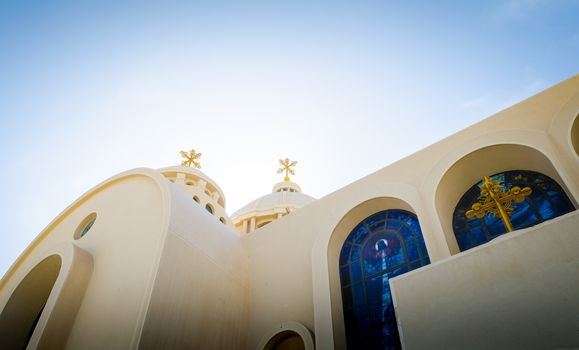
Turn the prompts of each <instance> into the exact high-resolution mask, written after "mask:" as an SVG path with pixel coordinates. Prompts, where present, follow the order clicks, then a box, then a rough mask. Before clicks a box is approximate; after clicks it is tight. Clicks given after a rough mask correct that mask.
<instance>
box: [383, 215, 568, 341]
mask: <svg viewBox="0 0 579 350" xmlns="http://www.w3.org/2000/svg"><path fill="white" fill-rule="evenodd" d="M578 227H579V212H576V211H575V212H573V213H569V214H567V215H565V216H563V217H559V218H556V219H554V220H552V221H551V222H547V223H543V224H541V225H538V226H535V227H532V228H529V229H525V230H520V231H517V232H514V233H512V234H509V235H504V236H501V237H499V238H496V239H495V240H493V241H491V242H489V243H488V244H485V245H482V246H479V247H476V248H473V249H470V250H468V251H466V252H463V253H460V254H457V255H455V256H452V257H450V258H448V259H445V260H442V261H440V262H438V263H435V264H432V265H430V266H427V267H424V268H422V269H419V270H415V271H413V272H409V273H407V274H405V275H402V276H399V277H396V278H394V279H392V280H391V281H390V283H391V286H392V291H393V292H392V294H393V296H394V300H395V304H396V315H397V319H398V324H399V327H400V328H401V329H402V339H403V342H404V344H405V347H406V349H449V350H450V349H473V350H474V349H481V350H482V349H557V348H575V347H577V346H579V334H578V332H577V330H578V329H579V297H578V296H579V294H578V293H579V273H578V272H579V254H578V252H577V248H578V247H579V230H578Z"/></svg>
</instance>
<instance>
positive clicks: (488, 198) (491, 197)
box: [466, 176, 533, 232]
mask: <svg viewBox="0 0 579 350" xmlns="http://www.w3.org/2000/svg"><path fill="white" fill-rule="evenodd" d="M532 192H533V191H532V190H531V188H530V187H525V188H523V189H521V188H520V187H519V186H515V187H512V188H511V189H510V190H507V189H506V188H504V189H503V187H502V186H501V184H500V182H499V181H497V180H492V179H491V178H489V177H488V176H485V177H483V185H482V187H481V188H480V199H479V201H478V202H476V203H474V204H473V205H472V209H471V210H469V211H467V212H466V217H467V218H469V219H472V218H474V217H477V218H479V219H482V218H483V217H484V216H485V215H486V214H489V215H490V214H493V215H494V216H495V218H498V217H499V216H500V218H501V219H502V220H503V222H504V224H505V227H506V228H507V231H508V232H511V231H513V226H512V225H511V220H510V217H511V214H512V213H513V207H512V205H513V203H519V202H522V201H524V200H525V197H527V196H528V195H530V194H531V193H532Z"/></svg>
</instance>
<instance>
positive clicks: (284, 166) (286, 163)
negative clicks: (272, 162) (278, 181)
mask: <svg viewBox="0 0 579 350" xmlns="http://www.w3.org/2000/svg"><path fill="white" fill-rule="evenodd" d="M279 164H281V168H279V169H277V173H278V174H281V173H283V172H284V171H285V177H284V178H283V181H289V180H290V178H289V174H292V175H295V174H296V173H294V171H293V170H292V169H291V167H292V166H295V165H296V164H298V162H296V161H295V160H294V161H291V162H290V160H289V159H288V158H286V159H283V160H282V159H280V160H279Z"/></svg>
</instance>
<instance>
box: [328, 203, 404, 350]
mask: <svg viewBox="0 0 579 350" xmlns="http://www.w3.org/2000/svg"><path fill="white" fill-rule="evenodd" d="M389 209H399V210H404V211H407V212H410V213H413V214H415V211H414V209H413V208H412V207H411V206H410V204H408V203H407V202H405V201H404V200H401V199H398V198H393V197H377V198H372V199H369V200H366V201H364V202H362V203H360V204H358V205H356V206H354V207H353V208H352V209H350V210H349V211H348V212H347V213H346V214H345V215H344V216H343V217H342V218H341V220H340V222H339V223H338V224H337V225H336V226H335V228H334V229H333V231H332V235H331V237H330V240H329V243H328V248H327V259H328V278H329V280H330V286H329V287H330V288H329V292H330V303H331V320H332V321H331V322H332V333H333V337H334V346H335V347H336V348H346V325H345V323H344V319H345V317H344V309H343V297H342V284H341V278H340V256H341V252H342V248H343V247H344V243H345V242H346V239H347V238H348V236H349V235H350V234H351V233H352V231H353V230H354V229H355V228H356V227H357V226H358V225H359V224H360V223H361V222H362V221H364V220H365V219H366V218H368V217H370V216H372V215H373V214H375V213H378V212H382V211H385V210H389Z"/></svg>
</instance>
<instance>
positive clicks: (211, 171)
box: [0, 0, 579, 275]
mask: <svg viewBox="0 0 579 350" xmlns="http://www.w3.org/2000/svg"><path fill="white" fill-rule="evenodd" d="M578 13H579V1H578V0H551V1H547V0H545V1H540V0H510V1H509V0H505V1H396V2H395V1H383V0H382V1H366V0H360V1H340V0H333V1H315V0H314V1H299V0H293V1H274V0H269V1H263V2H258V1H255V2H254V1H231V2H226V1H205V2H196V1H170V0H168V1H155V2H154V1H105V0H102V1H81V0H77V1H57V0H55V1H30V0H14V1H11V0H0V161H1V163H2V171H1V172H0V198H1V201H0V223H1V227H2V228H1V230H0V275H3V274H4V273H5V271H6V270H7V269H8V268H9V266H10V265H11V264H12V263H13V262H14V260H15V259H16V258H17V257H18V255H19V254H20V253H21V252H22V251H23V250H24V249H25V248H26V246H27V245H28V244H29V243H30V242H31V241H32V240H33V239H34V237H36V236H37V235H38V234H39V233H40V232H41V231H42V230H43V229H44V228H45V227H46V225H48V223H49V222H50V221H52V219H54V218H55V217H56V216H57V215H58V214H59V213H61V212H62V210H64V209H65V208H66V207H67V206H68V205H70V204H71V203H72V202H73V201H75V200H76V199H77V198H78V197H80V196H81V195H82V194H83V193H85V192H86V191H87V190H89V189H90V188H92V187H94V186H95V185H97V184H98V183H100V182H102V181H104V180H106V179H107V178H109V177H111V176H113V175H115V174H117V173H120V172H123V171H125V170H129V169H132V168H137V167H148V168H161V167H166V166H171V165H177V164H178V163H179V162H180V161H181V159H180V156H179V151H180V150H190V149H195V150H196V151H198V152H201V153H202V154H203V156H202V159H201V165H202V169H201V170H202V171H203V172H204V173H205V174H207V175H208V176H209V177H211V178H212V179H213V180H214V181H216V182H217V183H218V184H219V186H220V187H221V188H222V190H223V191H224V193H225V196H226V199H227V212H228V213H230V214H231V213H233V212H234V211H235V210H237V209H239V208H240V207H242V206H243V205H245V204H246V203H248V202H250V201H251V200H253V199H255V198H257V197H258V196H261V195H263V194H267V193H269V192H271V188H272V186H273V185H274V184H275V183H276V182H278V181H281V180H282V179H283V176H281V175H280V174H277V173H276V170H277V168H278V159H280V158H285V157H289V158H291V159H292V160H297V161H298V165H297V167H296V175H295V176H294V177H292V180H295V181H296V182H297V183H299V184H300V186H301V187H302V189H303V191H304V192H305V193H307V194H310V195H312V196H314V197H316V198H320V197H322V196H324V195H326V194H329V193H331V192H333V191H335V190H338V189H339V188H341V187H343V186H346V185H347V184H349V183H351V182H353V181H355V180H357V179H359V178H362V177H364V176H366V175H368V174H369V173H371V172H374V171H376V170H379V169H381V168H382V167H384V166H387V165H388V164H391V163H392V162H395V161H396V160H398V159H401V158H403V157H405V156H408V155H410V154H412V153H413V152H415V151H417V150H420V149H422V148H424V147H426V146H428V145H429V144H432V143H434V142H436V141H438V140H440V139H442V138H444V137H447V136H449V135H450V134H452V133H455V132H457V131H459V130H461V129H463V128H465V127H468V126H469V125H472V124H474V123H476V122H478V121H480V120H482V119H484V118H485V117H488V116H490V115H492V114H493V113H496V112H498V111H500V110H501V109H504V108H506V107H508V106H510V105H512V104H515V103H517V102H519V101H521V100H523V99H525V98H527V97H529V96H532V95H534V94H536V93H538V92H540V91H542V90H544V89H545V88H547V87H549V86H552V85H554V84H556V83H558V82H560V81H562V80H565V79H567V78H570V77H571V76H573V75H575V74H577V73H579V22H578V21H577V14H578Z"/></svg>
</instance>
